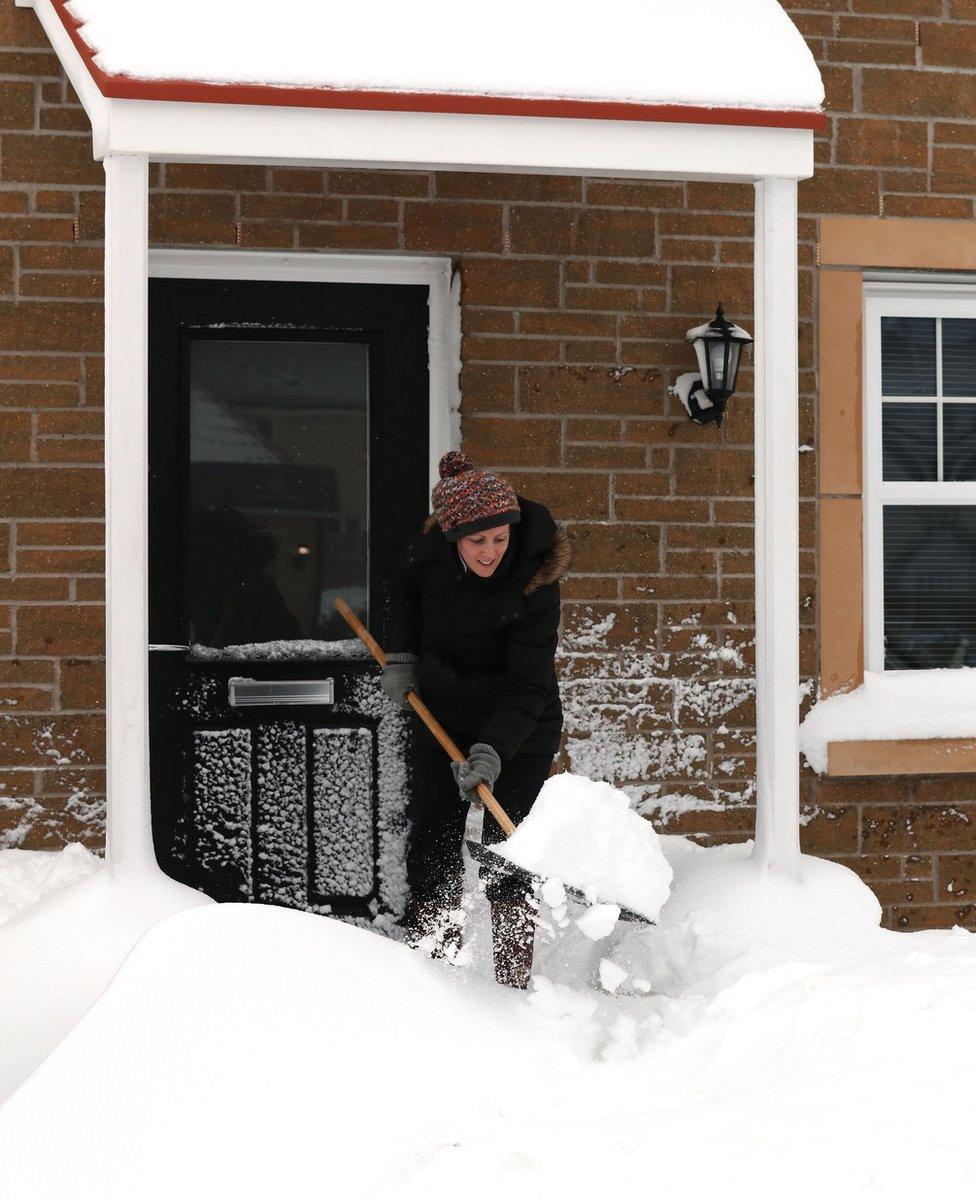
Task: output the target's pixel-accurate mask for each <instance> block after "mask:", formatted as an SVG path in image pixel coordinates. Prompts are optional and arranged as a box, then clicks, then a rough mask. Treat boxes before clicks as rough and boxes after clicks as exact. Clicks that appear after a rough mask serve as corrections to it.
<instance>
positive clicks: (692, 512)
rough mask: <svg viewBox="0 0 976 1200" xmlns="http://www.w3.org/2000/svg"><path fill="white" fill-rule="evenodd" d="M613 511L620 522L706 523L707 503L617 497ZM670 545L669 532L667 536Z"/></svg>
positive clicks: (707, 518)
mask: <svg viewBox="0 0 976 1200" xmlns="http://www.w3.org/2000/svg"><path fill="white" fill-rule="evenodd" d="M613 509H614V512H615V513H616V515H617V516H618V517H619V518H620V520H621V521H655V522H668V521H692V520H700V521H708V520H709V519H710V517H709V511H708V502H707V501H705V500H677V499H666V498H660V497H656V496H617V498H616V499H615V500H614V502H613ZM667 538H668V543H669V544H670V532H668V534H667Z"/></svg>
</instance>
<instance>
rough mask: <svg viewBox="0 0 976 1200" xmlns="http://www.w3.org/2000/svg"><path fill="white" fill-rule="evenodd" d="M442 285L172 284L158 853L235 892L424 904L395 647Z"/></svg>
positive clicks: (156, 555) (155, 474)
mask: <svg viewBox="0 0 976 1200" xmlns="http://www.w3.org/2000/svg"><path fill="white" fill-rule="evenodd" d="M427 389H428V382H427V292H426V289H425V288H418V287H409V286H398V287H393V286H384V287H379V286H367V285H329V284H318V285H316V284H282V283H240V282H235V283H230V282H220V281H201V280H154V281H152V285H151V289H150V408H151V444H150V459H151V500H150V505H151V511H150V555H151V566H150V576H151V611H150V625H151V638H150V640H151V643H152V651H151V656H150V683H151V721H152V729H151V733H152V741H151V777H152V797H153V831H154V837H155V842H156V853H157V857H158V858H159V860H160V863H161V865H162V866H163V867H164V869H165V870H167V871H168V872H169V873H170V874H172V875H174V876H175V877H177V878H180V879H183V880H185V881H186V882H189V883H191V884H193V885H195V886H198V887H201V888H203V889H204V890H205V891H207V892H208V893H209V894H211V895H212V896H214V897H215V898H217V899H220V900H238V901H242V900H243V901H262V902H268V903H276V904H284V905H289V906H291V907H296V908H303V909H307V910H310V911H316V912H331V913H334V914H336V915H339V916H343V917H346V918H348V919H358V920H373V919H376V918H377V917H380V918H381V919H386V918H389V917H390V916H392V917H396V916H398V915H400V914H401V913H402V911H403V908H404V906H405V903H406V899H407V894H406V881H405V873H404V851H405V844H406V831H407V814H406V810H405V802H406V795H407V757H408V750H407V741H408V739H407V728H406V720H405V718H404V716H403V715H402V714H400V713H398V712H396V711H395V710H394V709H393V708H392V706H390V704H389V703H388V702H387V700H386V698H385V697H384V695H383V693H382V691H381V690H380V687H379V678H378V669H377V668H376V667H375V665H374V664H373V663H372V661H371V660H369V659H368V658H367V656H366V655H365V653H364V651H363V650H362V648H361V646H360V645H359V643H358V642H357V641H355V640H350V639H348V638H347V637H346V636H345V635H346V633H347V632H348V631H347V630H346V629H345V626H344V625H343V623H342V621H341V619H340V618H339V617H338V615H337V614H336V612H335V609H334V600H335V598H336V597H337V596H343V597H344V598H345V599H346V600H347V601H348V602H349V604H350V605H351V606H352V607H353V609H355V610H356V612H357V613H358V614H359V616H360V617H361V618H362V619H363V620H364V621H365V622H366V623H367V624H368V625H369V627H370V628H371V629H372V630H373V631H375V632H376V633H377V634H378V635H379V636H380V638H382V635H383V626H384V623H385V617H386V612H385V605H386V604H387V603H388V601H389V597H390V595H391V583H392V580H393V578H394V576H395V574H396V572H397V570H398V569H399V564H400V561H401V559H402V554H403V550H404V548H405V546H406V543H407V542H408V540H409V539H410V538H411V537H412V536H414V534H415V533H416V531H417V530H418V528H419V526H420V523H421V522H422V520H423V517H424V515H425V513H426V511H427V505H426V500H427V496H426V469H427V458H428V452H427V403H428V400H427Z"/></svg>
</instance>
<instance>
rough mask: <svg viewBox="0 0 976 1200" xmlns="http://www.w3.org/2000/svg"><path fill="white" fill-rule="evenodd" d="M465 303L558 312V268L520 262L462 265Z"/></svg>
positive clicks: (476, 261) (473, 261)
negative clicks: (554, 310) (548, 309)
mask: <svg viewBox="0 0 976 1200" xmlns="http://www.w3.org/2000/svg"><path fill="white" fill-rule="evenodd" d="M461 281H462V287H463V302H464V303H465V304H485V305H487V304H494V305H502V306H504V307H510V308H555V307H556V306H557V305H558V303H559V264H558V263H557V262H544V261H534V260H532V259H518V258H471V259H468V260H466V261H465V262H462V264H461Z"/></svg>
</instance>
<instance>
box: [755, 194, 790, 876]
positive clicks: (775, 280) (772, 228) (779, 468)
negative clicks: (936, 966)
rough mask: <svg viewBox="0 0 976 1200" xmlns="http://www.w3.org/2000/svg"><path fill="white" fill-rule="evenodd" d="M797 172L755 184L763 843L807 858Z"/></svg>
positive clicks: (768, 852) (768, 861)
mask: <svg viewBox="0 0 976 1200" xmlns="http://www.w3.org/2000/svg"><path fill="white" fill-rule="evenodd" d="M796 256H797V233H796V180H795V179H778V178H764V179H760V180H759V181H758V182H757V183H756V240H755V272H756V286H755V322H756V345H755V369H756V387H755V397H756V399H755V406H756V484H755V486H756V775H757V796H756V848H755V852H754V859H755V861H756V862H757V863H759V864H761V865H763V866H766V867H768V868H769V869H771V870H776V871H780V872H782V873H784V874H787V875H790V876H792V877H794V878H797V877H798V876H799V866H800V797H799V790H800V789H799V768H798V756H799V746H798V721H799V712H798V708H799V684H800V665H799V638H800V620H799V579H798V576H799V531H798V523H799V509H798V502H799V489H798V478H797V475H798V445H797V405H798V379H797V265H796Z"/></svg>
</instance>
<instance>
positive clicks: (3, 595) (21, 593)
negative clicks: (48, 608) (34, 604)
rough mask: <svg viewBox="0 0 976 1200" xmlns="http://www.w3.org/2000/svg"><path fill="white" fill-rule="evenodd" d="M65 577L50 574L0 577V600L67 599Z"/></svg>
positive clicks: (21, 601)
mask: <svg viewBox="0 0 976 1200" xmlns="http://www.w3.org/2000/svg"><path fill="white" fill-rule="evenodd" d="M67 599H68V581H67V579H61V578H58V579H54V578H51V577H50V576H48V577H43V576H20V577H18V576H14V578H12V579H5V578H2V577H0V601H16V602H20V603H23V602H24V601H34V600H67Z"/></svg>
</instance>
